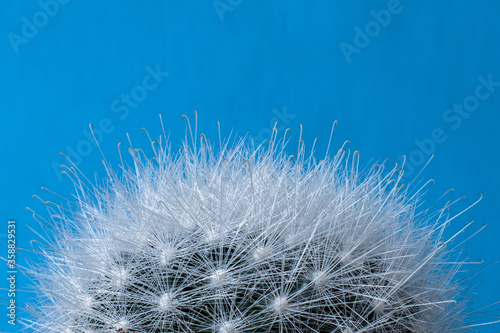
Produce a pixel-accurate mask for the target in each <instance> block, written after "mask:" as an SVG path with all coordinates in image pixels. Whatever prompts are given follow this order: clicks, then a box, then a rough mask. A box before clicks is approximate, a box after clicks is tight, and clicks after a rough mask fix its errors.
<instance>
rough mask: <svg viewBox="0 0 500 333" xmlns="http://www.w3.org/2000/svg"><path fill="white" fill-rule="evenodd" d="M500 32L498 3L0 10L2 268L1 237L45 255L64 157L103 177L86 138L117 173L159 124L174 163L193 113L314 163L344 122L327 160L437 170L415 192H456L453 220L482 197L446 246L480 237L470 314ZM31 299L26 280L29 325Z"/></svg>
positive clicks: (491, 271) (159, 4)
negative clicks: (283, 133) (42, 222)
mask: <svg viewBox="0 0 500 333" xmlns="http://www.w3.org/2000/svg"><path fill="white" fill-rule="evenodd" d="M499 15H500V2H498V1H494V0H490V1H486V0H485V1H480V2H478V1H477V0H461V1H438V2H437V1H433V0H419V1H410V0H401V1H396V0H383V1H379V0H377V1H374V0H373V1H346V0H338V1H326V0H323V1H320V0H317V1H249V0H220V1H219V0H216V1H213V0H207V1H196V2H188V1H184V2H181V1H170V0H169V1H167V0H165V1H158V0H156V1H116V0H109V1H104V2H103V1H96V0H87V1H69V0H64V1H63V0H59V1H55V0H41V1H22V2H21V1H15V2H14V1H9V2H5V1H4V2H2V3H1V4H0V68H1V72H0V74H1V75H0V94H1V95H0V96H1V104H0V112H1V118H0V119H1V123H2V130H1V131H0V143H1V152H2V153H1V155H0V156H1V157H0V158H1V163H0V177H1V189H0V191H1V192H0V193H1V200H0V205H1V206H0V209H1V210H0V212H1V214H0V220H1V226H2V227H1V229H0V236H1V237H2V239H1V240H2V243H3V244H2V247H1V248H0V251H1V254H0V255H1V256H2V257H4V256H5V255H6V254H7V248H6V246H5V241H6V233H7V221H8V220H9V219H15V220H16V223H17V234H16V236H17V238H16V241H17V244H18V247H19V248H22V249H29V248H31V245H30V241H31V240H32V239H37V236H36V235H35V234H34V233H32V232H31V231H30V230H29V229H28V228H27V227H26V224H28V225H30V226H32V227H33V228H35V229H37V227H36V223H35V222H34V220H33V219H32V217H31V213H30V212H28V211H26V209H25V207H26V206H29V207H33V209H35V210H36V211H39V212H40V213H41V214H42V215H43V214H44V212H43V206H42V205H41V204H40V203H39V201H37V200H36V199H35V200H32V199H31V195H32V194H38V195H41V196H47V193H46V192H44V191H42V190H41V189H40V188H41V187H42V186H44V187H47V188H49V189H51V190H52V191H55V192H57V193H60V194H62V195H64V196H69V195H70V193H71V184H70V182H68V181H63V182H61V181H60V173H59V168H58V165H59V164H61V163H64V162H65V160H64V158H63V157H62V156H60V155H59V152H60V151H62V152H64V153H66V154H67V155H70V157H71V158H73V160H74V161H75V162H77V164H78V167H79V168H80V169H81V170H82V172H84V173H85V174H87V175H89V176H90V177H91V178H92V177H93V175H94V170H97V171H96V174H97V175H98V176H99V177H104V176H105V173H104V170H103V168H102V164H101V162H100V160H101V155H100V153H99V151H98V149H97V147H96V146H95V144H94V141H93V139H92V138H91V136H90V135H89V131H88V124H89V123H92V124H93V125H94V128H95V129H96V134H97V139H98V140H99V141H100V146H101V148H102V150H103V152H104V153H105V155H106V158H107V159H108V160H110V161H112V162H116V161H117V159H118V153H117V150H116V145H117V143H118V142H119V141H126V136H125V133H126V132H128V133H129V134H130V137H131V139H132V141H133V143H134V144H135V145H136V146H140V145H145V144H146V142H147V141H146V138H145V134H144V133H141V131H140V128H141V127H145V128H147V129H148V131H149V132H150V133H151V135H152V136H154V137H156V136H157V135H159V134H160V123H159V119H158V114H159V113H161V114H162V115H163V120H164V124H165V127H166V131H167V132H169V133H170V135H171V138H172V143H173V145H178V144H179V142H180V138H182V136H183V135H184V133H185V129H186V123H185V121H183V120H181V115H182V114H187V115H190V116H191V119H193V116H192V114H193V110H197V111H198V127H199V130H200V131H202V132H204V133H206V134H207V136H208V137H211V138H213V139H217V137H218V134H217V121H220V124H221V133H222V136H223V137H227V136H228V135H229V134H230V133H231V131H232V130H233V135H235V134H238V135H240V134H246V133H248V135H250V136H251V137H252V138H254V139H256V140H259V139H265V137H266V136H267V135H268V134H269V131H270V128H271V127H272V125H273V124H274V122H275V121H276V120H278V127H279V128H280V130H283V129H284V128H286V127H290V128H291V129H292V133H293V135H295V137H296V136H297V133H298V131H299V124H302V125H303V136H304V139H305V142H306V143H307V144H308V145H309V146H308V147H310V146H311V143H312V141H313V139H314V138H315V137H319V143H318V145H317V151H318V155H321V154H323V153H324V151H325V149H326V145H327V141H328V138H329V135H330V129H331V126H332V123H333V121H334V120H338V122H339V123H338V127H337V128H336V129H335V132H334V135H333V141H332V145H333V147H335V148H338V147H340V145H341V144H342V143H343V142H344V141H345V140H350V141H351V148H353V149H354V150H359V151H361V157H362V159H361V161H362V164H363V165H364V166H365V167H368V166H369V165H370V164H371V163H373V162H374V161H383V160H384V159H385V158H390V163H393V162H400V161H401V156H402V155H406V156H408V162H407V168H408V170H407V176H408V177H407V178H408V180H409V179H412V178H413V177H415V176H416V175H417V173H418V171H419V170H421V169H422V167H423V166H424V164H425V163H426V162H427V160H428V158H429V156H430V154H432V153H434V154H435V155H434V158H433V159H432V161H431V162H430V163H429V165H428V166H427V167H426V168H425V169H424V170H423V171H422V173H421V174H420V177H419V179H421V180H422V181H425V180H427V179H430V178H432V179H435V180H436V182H435V184H434V185H433V186H430V187H429V193H428V201H429V202H433V201H434V200H437V199H438V198H439V196H440V195H441V194H442V193H444V192H445V191H447V190H448V189H450V188H454V189H455V192H454V193H453V194H451V195H450V196H449V199H456V198H459V197H460V196H462V195H464V196H465V199H464V200H463V201H461V202H460V203H458V204H457V205H455V207H454V209H452V212H455V213H458V212H460V210H461V209H463V208H465V207H467V206H468V205H470V204H472V203H473V202H474V201H476V200H477V199H478V197H479V196H478V194H477V193H479V192H481V193H482V194H483V196H484V197H483V200H482V201H481V202H480V203H479V204H477V205H476V206H475V207H473V208H472V209H470V210H469V211H467V212H466V213H464V214H463V215H461V216H460V218H458V219H456V220H455V221H454V222H453V225H452V226H451V228H450V234H451V232H453V231H457V230H459V229H460V228H462V227H463V226H464V225H465V224H466V223H467V222H469V221H470V220H472V219H474V220H475V221H476V222H475V224H473V226H472V227H471V230H470V231H469V234H472V233H473V232H474V231H475V230H478V229H479V228H480V227H481V226H482V225H483V224H488V225H487V227H486V229H485V230H484V231H482V232H480V233H479V234H478V235H476V236H474V237H473V238H472V239H471V240H470V241H468V242H467V243H465V244H464V247H463V252H464V254H465V255H467V256H468V257H469V259H470V260H471V261H475V262H477V261H480V260H484V264H482V265H470V266H467V267H466V268H467V269H470V270H471V271H472V272H478V273H477V275H475V276H474V277H473V279H472V280H471V282H473V283H476V284H477V285H476V286H475V288H474V293H475V295H474V297H475V302H474V304H473V307H474V308H482V307H483V306H486V305H488V304H491V303H493V302H495V301H498V300H500V288H499V286H498V278H497V276H498V274H500V266H499V265H496V266H492V267H489V268H488V269H486V270H483V269H484V268H486V267H488V266H490V265H492V264H493V263H494V262H495V261H497V260H499V259H500V251H499V245H498V238H499V236H500V220H499V216H500V208H499V207H500V180H499V177H498V171H497V170H498V167H499V161H500V154H499V146H500V131H499V129H498V128H499V124H500V37H499V36H500V20H499V19H498V17H499ZM127 96H128V97H127ZM99 133H101V134H102V135H100V134H99ZM406 182H407V181H406ZM444 202H445V201H442V202H441V204H444ZM45 214H46V213H45ZM37 230H38V229H37ZM23 253H26V252H25V251H22V250H21V251H20V252H19V253H18V254H19V256H18V262H19V263H22V262H23V257H22V254H23ZM2 267H4V266H3V265H2ZM6 272H7V270H6V268H5V267H4V268H3V269H2V272H1V276H0V278H1V280H0V281H1V282H0V285H1V286H2V288H4V289H2V290H1V291H0V298H1V299H2V300H3V302H2V303H1V306H0V308H2V309H4V310H2V311H1V315H0V331H2V332H15V331H17V330H18V329H19V328H20V326H19V325H17V326H15V327H12V326H11V325H7V316H6V314H7V310H6V309H5V306H6V303H4V302H5V301H7V300H8V297H7V292H6V290H5V288H7V282H6V281H7V280H6V277H7V273H6ZM28 285H29V284H28V281H27V279H26V278H25V277H24V276H23V275H22V274H21V273H18V274H17V289H19V290H18V293H17V298H16V301H17V303H18V304H19V305H20V306H21V307H22V306H25V305H26V300H27V299H28V298H29V297H30V296H31V294H30V293H29V288H28ZM494 309H498V306H497V307H495V306H494V307H493V310H494ZM481 311H483V312H485V313H490V309H484V310H481ZM490 314H497V315H498V311H497V312H494V311H493V312H492V313H490ZM23 316H24V314H23V313H18V319H21V318H22V317H23ZM495 318H496V317H494V316H489V317H483V320H484V321H488V320H495ZM498 330H499V326H495V327H493V326H489V327H488V326H485V327H481V328H480V331H481V332H498Z"/></svg>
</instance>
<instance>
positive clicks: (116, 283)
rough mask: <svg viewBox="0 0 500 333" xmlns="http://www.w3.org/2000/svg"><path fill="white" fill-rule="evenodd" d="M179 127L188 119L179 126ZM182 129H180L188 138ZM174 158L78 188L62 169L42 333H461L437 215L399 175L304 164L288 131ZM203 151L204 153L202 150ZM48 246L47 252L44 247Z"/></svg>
mask: <svg viewBox="0 0 500 333" xmlns="http://www.w3.org/2000/svg"><path fill="white" fill-rule="evenodd" d="M188 125H189V121H188ZM190 132H191V127H190V126H189V127H188V133H190ZM281 134H282V135H283V137H282V139H279V138H278V131H277V130H276V128H275V129H274V130H273V135H272V137H271V138H270V141H269V142H268V143H264V144H262V145H260V146H257V147H255V148H252V147H253V146H252V145H248V144H246V143H245V142H244V141H238V142H235V144H233V145H229V143H228V142H225V143H224V142H221V143H220V145H217V147H216V148H214V147H213V146H212V144H211V143H210V141H208V140H207V139H206V138H205V136H204V135H201V136H200V138H199V139H197V138H198V137H197V134H196V129H195V130H194V134H193V133H191V134H188V136H187V138H186V140H185V141H184V144H183V146H182V148H181V149H180V150H179V152H177V151H176V153H173V152H172V151H171V149H170V148H169V146H168V143H167V142H166V141H165V140H164V137H163V139H162V137H161V136H160V139H159V140H158V141H157V142H152V151H153V156H151V157H152V158H149V159H148V158H147V157H146V155H145V154H144V153H143V151H142V150H141V149H136V148H130V149H129V152H130V154H131V156H132V158H133V167H132V168H127V166H126V165H125V163H123V162H122V165H121V171H120V173H117V172H115V171H113V168H111V166H110V165H109V164H108V163H107V162H105V165H106V169H107V172H108V175H109V177H108V179H107V181H106V184H105V185H103V186H98V185H92V184H90V182H88V181H87V180H86V178H85V177H84V176H83V175H81V174H80V173H79V170H78V169H77V168H76V167H75V166H71V164H68V165H69V166H64V167H63V170H64V172H65V173H66V174H67V175H68V176H69V178H71V179H72V181H73V182H74V184H75V188H76V189H77V194H76V195H75V198H76V200H74V201H73V202H71V203H68V206H69V207H70V209H68V208H67V207H63V206H61V205H55V204H52V203H50V202H46V204H47V207H48V208H49V211H50V215H51V218H50V221H51V222H50V223H49V224H48V225H49V226H48V225H47V224H46V223H43V225H44V226H45V228H46V234H47V235H48V236H46V240H47V243H48V244H46V245H44V246H41V247H40V248H39V249H38V251H39V253H41V255H43V256H44V257H45V260H44V261H43V262H42V263H41V264H38V265H36V264H35V265H33V266H32V267H31V268H30V270H31V274H32V275H33V276H34V278H35V281H36V284H37V290H38V298H39V300H40V301H39V302H38V305H37V306H36V307H35V310H34V315H35V316H36V317H35V318H36V319H33V320H32V321H31V322H30V323H28V326H29V327H32V328H35V329H37V330H40V331H44V332H58V333H59V332H68V333H69V332H79V333H80V332H81V333H84V332H85V333H90V332H122V333H124V332H219V333H239V332H321V333H323V332H324V333H326V332H328V333H348V332H351V333H354V332H374V333H375V332H376V333H389V332H394V333H396V332H398V333H402V332H450V331H454V332H455V331H457V332H463V331H467V330H468V327H469V325H468V322H467V310H466V309H467V307H466V305H464V303H466V302H465V297H464V296H463V295H464V294H465V293H464V292H463V290H462V288H461V286H458V285H456V284H455V282H454V279H453V278H454V276H455V274H456V272H457V270H458V269H459V268H460V267H461V265H462V262H461V261H460V260H456V258H454V260H450V258H451V255H452V254H453V252H450V250H449V244H450V243H451V242H452V240H453V239H454V238H455V236H453V237H451V238H447V239H445V238H444V237H443V230H444V228H445V227H446V226H447V225H448V223H449V221H450V220H451V219H452V217H450V216H449V215H448V208H449V207H448V206H447V205H446V206H445V207H443V208H442V209H439V210H437V211H436V212H434V213H430V212H429V211H427V210H424V209H421V210H419V208H418V207H419V204H420V199H419V198H420V197H421V194H422V191H420V190H419V191H413V192H410V191H409V190H408V187H405V186H403V185H402V182H401V178H402V174H403V171H402V168H401V166H399V167H398V166H394V167H393V168H392V169H389V170H385V164H384V163H382V164H380V165H374V166H373V167H372V168H371V169H369V170H367V171H359V170H358V169H359V167H358V164H359V163H358V161H359V154H358V153H357V152H355V153H350V150H349V149H347V144H344V145H343V146H342V148H341V149H339V150H338V152H337V153H336V154H335V155H333V156H329V154H328V151H327V154H326V156H325V157H324V158H323V159H321V160H319V159H316V158H315V156H314V154H313V153H312V151H313V150H314V149H311V153H310V154H309V153H306V149H305V144H304V143H303V142H302V140H301V139H300V138H299V143H298V150H297V153H296V154H295V156H291V155H288V154H287V153H286V149H285V148H286V142H287V141H288V140H289V139H288V138H289V136H287V135H289V134H288V131H285V133H281ZM216 151H217V152H216ZM49 238H50V239H49Z"/></svg>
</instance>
